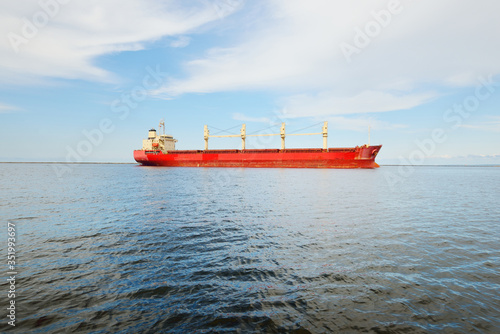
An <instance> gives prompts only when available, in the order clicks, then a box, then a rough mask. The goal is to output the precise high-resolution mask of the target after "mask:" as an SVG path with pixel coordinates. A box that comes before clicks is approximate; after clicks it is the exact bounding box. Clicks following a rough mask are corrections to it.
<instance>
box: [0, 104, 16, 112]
mask: <svg viewBox="0 0 500 334" xmlns="http://www.w3.org/2000/svg"><path fill="white" fill-rule="evenodd" d="M15 110H19V108H17V107H14V106H10V105H7V104H0V114H1V113H8V112H11V111H15Z"/></svg>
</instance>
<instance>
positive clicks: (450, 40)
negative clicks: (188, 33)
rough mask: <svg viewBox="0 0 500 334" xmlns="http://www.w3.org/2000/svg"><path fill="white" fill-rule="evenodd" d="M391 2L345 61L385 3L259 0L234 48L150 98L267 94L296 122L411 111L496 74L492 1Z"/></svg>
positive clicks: (218, 51)
mask: <svg viewBox="0 0 500 334" xmlns="http://www.w3.org/2000/svg"><path fill="white" fill-rule="evenodd" d="M400 3H401V11H400V14H398V16H397V17H393V18H392V20H391V22H390V24H389V25H387V26H386V27H384V29H383V31H382V32H380V34H378V35H377V38H376V39H373V40H371V41H370V45H369V47H366V48H364V49H363V50H362V52H361V53H359V54H357V55H356V57H354V58H353V60H352V62H350V63H348V62H346V59H345V56H344V54H343V53H342V50H341V48H340V47H339V46H340V45H342V43H344V42H350V41H352V40H353V37H355V34H356V31H357V30H356V29H357V28H359V27H361V28H363V27H365V26H366V23H367V22H370V20H374V18H373V17H374V16H373V13H374V12H375V13H377V12H379V11H380V10H383V9H385V8H387V6H388V1H386V0H376V1H372V0H370V1H368V0H363V1H357V2H356V3H350V2H339V1H330V0H313V1H309V2H307V4H306V3H305V2H303V1H301V0H273V1H269V2H265V3H262V2H259V3H258V4H259V6H260V7H262V6H264V9H262V8H260V10H258V11H255V12H256V13H257V14H256V15H258V19H256V18H255V17H251V16H247V17H245V18H244V19H245V20H247V21H248V22H252V23H253V26H252V30H251V32H248V31H245V33H244V34H242V38H241V42H239V43H235V44H234V45H232V46H231V47H228V48H213V49H210V50H208V51H207V53H206V54H205V55H204V56H203V57H200V58H199V59H196V60H192V61H188V62H186V63H185V64H184V68H185V76H183V77H173V78H170V79H169V80H167V84H166V85H165V86H164V87H162V88H161V89H159V90H157V91H155V92H154V93H155V94H157V95H159V96H170V97H172V96H177V95H180V94H185V93H199V92H202V93H210V92H220V91H235V90H273V91H277V92H280V93H281V94H282V95H283V94H285V95H286V94H290V96H289V97H288V99H287V104H286V107H287V108H288V109H289V110H290V112H291V113H296V114H297V116H310V115H317V114H327V115H335V114H353V113H367V112H380V111H388V110H399V109H407V108H411V107H414V106H417V105H420V104H423V103H426V102H428V101H429V100H430V99H432V98H433V97H436V96H439V94H444V93H448V92H449V90H450V89H453V87H456V86H467V85H475V84H476V79H477V77H478V76H479V75H487V74H488V75H489V74H493V75H496V74H498V73H500V63H499V62H498V58H499V56H500V49H499V48H498V47H497V45H496V44H495V43H492V42H491V41H493V40H496V38H497V36H496V35H497V32H498V31H499V30H500V21H499V20H497V18H496V13H497V12H498V11H499V10H500V3H498V2H497V1H494V0H481V1H479V2H469V1H458V2H457V1H452V0H444V1H441V2H440V3H439V4H436V3H435V2H434V1H430V0H424V1H418V2H415V1H407V0H402V1H400ZM248 12H249V13H254V12H252V11H248ZM429 84H430V85H429ZM429 86H432V87H434V89H433V90H432V91H429V90H427V89H426V87H429ZM297 92H308V93H307V95H296V93H297ZM325 92H326V93H325ZM294 93H295V94H294ZM309 104H312V105H311V106H310V107H308V105H309ZM306 107H308V108H306ZM313 107H314V108H313ZM306 109H308V110H306Z"/></svg>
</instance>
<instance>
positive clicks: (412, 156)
mask: <svg viewBox="0 0 500 334" xmlns="http://www.w3.org/2000/svg"><path fill="white" fill-rule="evenodd" d="M499 12H500V2H498V1H495V0H477V1H465V0H453V1H452V0H442V1H438V2H436V1H430V0H422V1H413V0H399V1H398V0H389V1H386V0H384V1H379V0H370V1H368V0H359V1H336V0H308V1H305V0H266V1H264V0H253V1H250V0H190V1H182V0H128V1H119V0H99V1H97V0H86V1H83V0H82V1H80V0H39V1H32V0H25V1H2V2H1V4H0V31H1V34H0V161H61V162H133V150H134V149H139V148H141V147H142V140H143V139H145V138H146V137H147V133H148V130H149V129H150V128H156V129H157V128H158V123H159V121H160V120H161V119H164V121H165V125H166V132H167V133H168V134H171V135H173V136H174V137H175V138H176V139H177V140H178V143H177V148H178V149H203V147H204V140H203V126H204V125H208V126H209V129H210V133H211V134H212V135H216V134H220V135H223V134H238V133H239V129H240V127H241V124H243V123H245V124H246V129H247V133H248V134H250V133H278V132H279V127H280V125H281V123H282V122H285V123H286V131H287V133H304V132H321V126H322V123H323V122H324V121H328V122H329V123H328V124H329V137H328V144H329V147H353V146H356V145H364V144H367V143H368V142H370V143H371V144H382V145H383V147H382V150H381V152H380V154H379V156H378V157H377V161H378V162H379V163H380V164H414V165H419V164H496V165H500V145H499V143H500V109H499V107H500V75H499V74H500V61H499V59H500V43H499V42H500V38H499V37H498V32H499V31H500V20H498V13H499ZM369 129H370V131H369ZM240 144H241V140H240V139H238V138H224V139H223V138H210V141H209V147H210V148H231V149H235V148H239V147H240ZM286 145H287V147H289V148H291V147H321V146H322V137H321V136H294V137H288V138H287V139H286ZM279 147H280V141H279V138H278V137H253V138H252V139H248V140H247V148H279Z"/></svg>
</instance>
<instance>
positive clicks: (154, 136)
mask: <svg viewBox="0 0 500 334" xmlns="http://www.w3.org/2000/svg"><path fill="white" fill-rule="evenodd" d="M154 138H156V130H155V129H151V130H149V135H148V139H154Z"/></svg>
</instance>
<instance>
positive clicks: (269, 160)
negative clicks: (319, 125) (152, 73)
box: [134, 122, 382, 168]
mask: <svg viewBox="0 0 500 334" xmlns="http://www.w3.org/2000/svg"><path fill="white" fill-rule="evenodd" d="M162 126H163V131H165V125H164V123H163V122H161V123H160V128H161V127H162ZM316 134H318V135H319V134H322V135H323V148H292V149H285V137H286V136H291V135H316ZM278 135H279V136H281V149H245V139H246V137H250V136H278ZM211 137H241V139H242V149H241V150H209V149H208V138H211ZM327 137H328V124H327V122H325V123H324V125H323V132H319V133H301V134H285V124H284V123H283V124H282V125H281V132H280V133H279V134H265V135H247V134H246V128H245V124H243V127H242V129H241V134H240V135H225V136H211V135H210V133H209V131H208V128H207V126H205V136H204V138H205V150H176V149H175V143H176V142H177V140H175V139H174V138H173V137H172V136H170V135H165V134H161V135H157V133H156V130H155V129H151V130H149V136H148V139H144V140H143V147H142V150H135V151H134V159H135V160H136V161H137V162H139V163H140V164H142V165H146V166H168V167H260V168H270V167H272V168H377V167H379V165H378V164H377V163H376V162H375V157H376V156H377V154H378V152H379V151H380V148H381V147H382V145H377V146H370V145H363V146H356V147H352V148H328V147H327Z"/></svg>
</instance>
